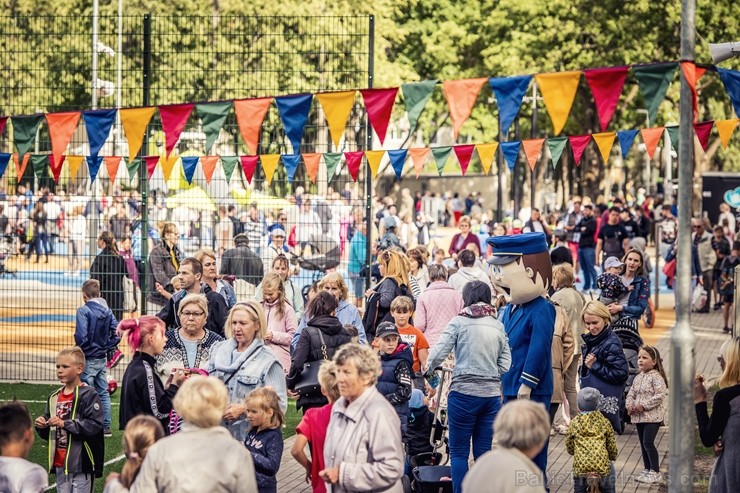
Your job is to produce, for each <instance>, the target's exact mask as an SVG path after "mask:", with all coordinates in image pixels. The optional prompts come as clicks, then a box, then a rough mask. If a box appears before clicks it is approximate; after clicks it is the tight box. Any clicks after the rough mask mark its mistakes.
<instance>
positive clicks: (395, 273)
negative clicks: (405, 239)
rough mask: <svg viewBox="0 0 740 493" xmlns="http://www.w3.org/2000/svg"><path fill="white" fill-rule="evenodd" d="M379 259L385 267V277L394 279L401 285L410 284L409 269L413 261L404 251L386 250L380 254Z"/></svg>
mask: <svg viewBox="0 0 740 493" xmlns="http://www.w3.org/2000/svg"><path fill="white" fill-rule="evenodd" d="M378 261H379V262H380V263H381V264H383V266H384V267H385V277H384V278H383V279H388V278H390V279H393V280H395V281H396V283H397V284H398V285H399V286H409V271H410V270H411V262H409V258H408V257H407V256H406V255H404V254H403V253H402V252H399V251H397V250H386V251H384V252H383V253H381V254H380V256H379V257H378Z"/></svg>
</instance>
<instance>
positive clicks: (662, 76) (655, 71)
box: [632, 62, 678, 125]
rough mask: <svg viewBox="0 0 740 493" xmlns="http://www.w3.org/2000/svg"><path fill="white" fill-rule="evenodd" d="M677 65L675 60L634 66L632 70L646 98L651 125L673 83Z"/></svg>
mask: <svg viewBox="0 0 740 493" xmlns="http://www.w3.org/2000/svg"><path fill="white" fill-rule="evenodd" d="M677 67H678V64H677V63H673V62H671V63H657V64H654V65H639V66H633V67H632V72H633V73H634V74H635V78H636V79H637V85H638V86H639V87H640V92H641V93H642V97H643V98H644V99H645V106H646V107H647V110H648V120H649V123H650V125H652V124H653V123H654V122H655V117H656V116H657V115H658V108H659V107H660V103H662V102H663V100H664V99H665V95H666V92H668V86H670V85H671V81H672V80H673V77H674V76H675V74H676V68H677Z"/></svg>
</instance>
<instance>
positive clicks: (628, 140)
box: [617, 130, 638, 159]
mask: <svg viewBox="0 0 740 493" xmlns="http://www.w3.org/2000/svg"><path fill="white" fill-rule="evenodd" d="M637 132H638V130H620V131H619V132H617V139H619V148H620V149H622V159H627V153H628V152H630V148H631V147H632V143H633V142H634V141H635V136H637Z"/></svg>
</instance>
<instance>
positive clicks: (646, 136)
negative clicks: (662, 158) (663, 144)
mask: <svg viewBox="0 0 740 493" xmlns="http://www.w3.org/2000/svg"><path fill="white" fill-rule="evenodd" d="M664 130H665V127H655V128H643V129H642V130H640V134H641V135H642V141H643V142H644V143H645V150H646V151H647V154H648V157H649V158H650V159H653V154H655V149H657V148H658V142H660V139H661V137H663V131H664Z"/></svg>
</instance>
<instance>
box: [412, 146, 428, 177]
mask: <svg viewBox="0 0 740 493" xmlns="http://www.w3.org/2000/svg"><path fill="white" fill-rule="evenodd" d="M409 156H411V162H412V163H414V171H416V177H417V178H419V175H420V174H421V172H422V171H423V170H424V164H426V161H427V157H428V156H429V148H428V147H412V148H411V149H409Z"/></svg>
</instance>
